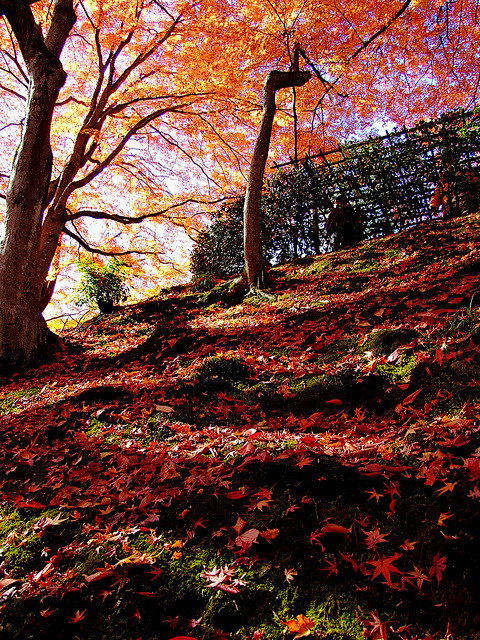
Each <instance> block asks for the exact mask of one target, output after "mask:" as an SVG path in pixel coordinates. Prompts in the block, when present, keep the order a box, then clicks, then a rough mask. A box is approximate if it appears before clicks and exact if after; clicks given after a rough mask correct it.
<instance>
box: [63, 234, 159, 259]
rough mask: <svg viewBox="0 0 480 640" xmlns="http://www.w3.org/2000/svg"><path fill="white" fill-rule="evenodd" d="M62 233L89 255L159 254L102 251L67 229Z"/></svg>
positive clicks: (137, 250) (154, 254)
mask: <svg viewBox="0 0 480 640" xmlns="http://www.w3.org/2000/svg"><path fill="white" fill-rule="evenodd" d="M63 233H65V235H67V236H69V238H72V240H75V242H78V244H79V245H80V246H81V247H83V249H85V251H88V252H89V253H96V254H98V255H100V256H130V255H132V254H134V253H136V254H138V255H142V256H156V255H158V253H159V252H158V251H140V250H139V249H132V250H128V251H104V250H103V249H100V248H99V247H92V246H90V245H89V244H88V242H87V241H86V240H84V239H83V238H82V237H81V236H80V235H77V234H76V233H73V231H70V230H69V229H65V228H64V229H63Z"/></svg>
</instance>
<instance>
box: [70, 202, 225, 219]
mask: <svg viewBox="0 0 480 640" xmlns="http://www.w3.org/2000/svg"><path fill="white" fill-rule="evenodd" d="M222 201H223V198H217V199H216V200H207V201H205V200H197V199H195V198H188V199H187V200H183V201H182V202H176V203H175V204H172V205H170V206H169V207H167V208H166V209H162V210H161V211H155V212H154V213H145V214H143V215H142V216H134V217H130V216H123V215H121V214H118V213H106V212H105V211H93V210H91V211H90V210H88V209H81V210H80V211H77V212H76V213H70V214H69V215H68V216H67V222H73V221H74V220H78V219H79V218H93V219H95V220H111V221H112V222H119V223H120V224H125V225H128V224H138V223H139V222H143V221H144V220H148V219H149V218H160V217H161V216H165V215H166V214H167V213H168V212H169V211H173V210H174V209H178V208H180V207H184V206H185V205H186V204H202V205H205V204H208V205H213V204H218V203H219V202H222ZM168 219H169V220H170V218H168Z"/></svg>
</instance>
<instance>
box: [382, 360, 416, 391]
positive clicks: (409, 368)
mask: <svg viewBox="0 0 480 640" xmlns="http://www.w3.org/2000/svg"><path fill="white" fill-rule="evenodd" d="M416 365H417V356H416V355H414V354H412V355H410V356H408V355H401V356H400V357H399V358H398V360H396V361H395V362H394V363H392V364H379V365H377V368H376V369H375V372H376V373H377V374H378V375H380V376H382V378H384V379H385V380H387V381H388V382H390V383H391V384H396V383H399V382H407V381H408V380H409V379H410V376H411V374H412V372H413V371H414V369H415V366H416Z"/></svg>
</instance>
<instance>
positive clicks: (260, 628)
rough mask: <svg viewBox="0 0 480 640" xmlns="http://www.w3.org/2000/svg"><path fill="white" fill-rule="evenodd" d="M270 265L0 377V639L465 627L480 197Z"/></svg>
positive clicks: (451, 630)
mask: <svg viewBox="0 0 480 640" xmlns="http://www.w3.org/2000/svg"><path fill="white" fill-rule="evenodd" d="M273 275H274V278H275V286H274V288H273V289H272V290H271V291H270V293H271V294H272V295H271V298H268V299H267V298H263V297H262V298H256V297H255V298H251V299H247V300H245V301H243V302H242V303H241V304H236V305H233V304H227V303H226V302H222V297H221V296H220V295H218V296H215V295H212V294H210V295H208V294H202V293H198V292H195V291H192V290H189V289H188V288H186V289H183V290H175V291H165V292H163V293H162V294H161V295H159V296H158V298H157V299H154V300H149V301H147V302H145V303H142V304H137V305H134V306H129V307H124V308H122V309H119V310H118V311H117V312H115V313H114V314H112V315H111V316H109V317H103V316H99V317H98V318H96V319H95V320H93V321H91V322H89V323H88V324H87V325H84V326H82V327H80V328H78V329H77V330H76V331H75V332H73V333H72V334H71V335H70V336H68V341H69V347H68V349H65V353H64V355H63V356H62V357H61V358H60V359H59V360H58V361H56V362H54V363H51V364H49V365H46V366H44V367H42V368H40V369H38V370H36V371H34V372H30V373H29V374H25V375H18V376H15V377H14V378H13V379H12V380H10V381H4V386H3V388H2V390H1V391H0V412H1V413H2V417H1V419H0V423H1V424H0V428H1V448H0V477H1V485H0V487H1V488H0V554H1V558H2V561H1V574H0V607H1V615H0V637H1V638H8V639H14V638H16V639H21V640H25V639H27V638H35V639H38V638H43V637H44V638H48V639H54V638H62V640H66V639H69V638H71V639H74V638H82V639H88V640H93V639H95V640H100V639H102V640H103V639H107V638H108V640H120V639H121V640H137V639H142V640H154V639H158V640H163V639H171V638H175V637H189V638H194V639H196V640H203V639H205V640H207V639H208V640H209V639H217V640H220V639H225V638H229V639H234V638H243V639H246V638H250V639H256V640H258V639H261V638H264V639H265V640H277V639H280V638H284V637H287V638H299V637H303V636H305V635H308V634H310V635H311V636H312V637H315V638H322V639H323V638H328V639H332V640H333V639H335V640H340V639H343V640H347V639H354V638H358V639H360V638H363V637H367V638H371V639H372V640H386V639H387V638H389V639H390V638H391V639H396V638H398V639H400V638H402V639H404V640H413V639H415V638H418V639H427V638H431V637H435V638H445V639H448V640H453V639H460V638H461V639H464V638H465V639H466V638H480V613H479V612H480V608H479V603H480V544H479V543H480V509H479V498H480V488H479V482H480V394H479V385H480V313H479V310H478V309H479V305H480V215H476V216H472V217H470V218H464V219H459V220H454V221H449V222H446V223H439V224H435V225H434V224H428V225H424V226H422V227H420V228H417V229H415V230H411V231H408V232H404V233H402V234H401V235H397V236H390V237H387V238H383V239H379V240H375V241H370V242H366V243H363V244H362V245H360V246H359V247H357V248H355V249H354V250H347V251H342V252H339V253H334V254H328V255H324V256H320V257H318V258H317V259H315V260H312V261H307V262H305V263H303V264H288V265H284V266H282V267H280V268H277V269H275V270H274V271H273ZM212 300H220V301H217V302H216V303H215V304H210V306H207V305H208V303H209V301H212Z"/></svg>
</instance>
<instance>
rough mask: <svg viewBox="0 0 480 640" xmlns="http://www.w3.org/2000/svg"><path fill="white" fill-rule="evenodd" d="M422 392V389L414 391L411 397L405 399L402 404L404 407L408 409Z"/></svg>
mask: <svg viewBox="0 0 480 640" xmlns="http://www.w3.org/2000/svg"><path fill="white" fill-rule="evenodd" d="M421 392H422V389H417V390H416V391H414V392H413V393H411V394H410V395H409V396H407V397H406V398H405V400H404V401H403V402H402V404H403V406H404V407H406V406H407V404H412V402H413V401H414V400H415V399H416V398H417V396H418V395H419V394H420V393H421Z"/></svg>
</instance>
